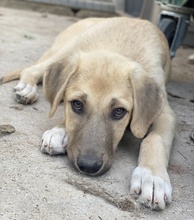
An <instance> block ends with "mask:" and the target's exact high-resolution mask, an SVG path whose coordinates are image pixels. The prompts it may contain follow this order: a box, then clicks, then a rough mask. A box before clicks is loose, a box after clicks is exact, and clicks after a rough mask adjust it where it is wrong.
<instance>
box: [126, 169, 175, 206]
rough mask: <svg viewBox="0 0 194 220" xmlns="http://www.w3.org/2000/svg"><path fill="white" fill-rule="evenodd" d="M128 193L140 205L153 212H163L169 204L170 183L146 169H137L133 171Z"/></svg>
mask: <svg viewBox="0 0 194 220" xmlns="http://www.w3.org/2000/svg"><path fill="white" fill-rule="evenodd" d="M130 192H131V194H135V195H136V197H137V198H138V201H139V202H140V203H142V204H143V205H144V206H146V207H148V208H151V209H153V210H163V209H164V208H165V207H166V205H167V204H169V203H170V202H171V194H172V188H171V185H170V182H168V183H167V182H165V181H164V180H163V179H162V178H161V177H159V176H154V175H152V172H151V171H150V170H149V169H147V168H142V167H137V168H136V169H135V170H134V171H133V175H132V179H131V189H130Z"/></svg>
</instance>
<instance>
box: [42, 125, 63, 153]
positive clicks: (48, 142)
mask: <svg viewBox="0 0 194 220" xmlns="http://www.w3.org/2000/svg"><path fill="white" fill-rule="evenodd" d="M66 147H67V133H66V131H65V129H64V128H60V127H54V128H53V129H51V130H48V131H46V132H45V133H44V134H43V136H42V145H41V151H42V152H43V153H47V154H50V155H57V154H65V153H66Z"/></svg>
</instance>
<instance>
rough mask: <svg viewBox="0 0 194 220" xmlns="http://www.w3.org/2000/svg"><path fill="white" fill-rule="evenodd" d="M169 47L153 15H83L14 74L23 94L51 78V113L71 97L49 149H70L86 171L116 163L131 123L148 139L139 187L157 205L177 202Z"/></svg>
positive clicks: (30, 95)
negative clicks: (147, 18) (171, 172)
mask: <svg viewBox="0 0 194 220" xmlns="http://www.w3.org/2000/svg"><path fill="white" fill-rule="evenodd" d="M169 73H170V56H169V49H168V45H167V42H166V39H165V37H164V36H163V34H162V33H161V32H160V31H159V30H158V28H157V27H155V26H154V25H152V24H151V23H150V22H148V21H143V20H139V19H129V18H108V19H100V18H99V19H98V18H91V19H85V20H81V21H79V22H77V23H75V24H73V25H72V26H70V27H69V28H67V29H66V30H65V31H63V32H62V33H61V34H60V35H59V36H58V37H57V39H56V41H55V43H54V44H53V46H52V47H51V48H50V49H49V50H48V51H47V52H46V53H45V54H43V56H42V57H41V58H40V59H39V60H38V61H37V63H36V64H34V65H32V66H30V67H28V68H25V69H22V70H18V71H15V72H12V73H10V74H8V75H7V76H5V77H3V78H2V79H1V81H2V83H4V82H7V81H10V80H13V79H18V78H20V81H19V83H18V85H17V86H16V87H15V97H16V100H17V101H18V102H20V103H24V104H27V103H33V102H35V101H36V100H37V98H38V95H37V86H36V84H37V83H38V82H41V81H42V80H43V86H44V91H45V95H46V98H47V99H48V101H49V102H50V104H51V110H50V117H52V115H53V114H54V113H55V111H56V109H57V106H58V105H59V103H60V102H61V100H64V108H65V112H64V119H63V121H62V123H61V124H60V125H58V126H56V127H54V128H53V129H51V130H49V131H47V132H45V133H44V135H43V138H42V139H43V142H42V146H41V150H42V151H43V152H46V153H49V154H51V155H54V154H59V153H65V151H66V149H67V153H68V156H69V158H70V160H71V161H72V162H73V164H74V166H75V167H76V168H77V169H78V170H79V171H80V172H82V173H86V174H90V175H99V174H102V173H104V172H105V171H106V170H107V169H109V168H110V166H111V163H112V160H113V155H114V152H115V150H116V148H117V145H118V143H119V141H120V140H121V138H122V136H123V133H124V131H125V129H126V127H127V126H128V125H130V128H131V131H132V133H133V134H134V136H136V137H137V138H143V141H142V143H141V147H140V155H139V160H138V167H137V168H136V169H135V170H134V172H133V175H132V179H131V192H132V193H136V194H138V196H139V199H140V201H141V202H142V203H144V204H145V205H146V206H148V207H150V208H152V209H164V208H165V206H166V204H167V203H170V202H171V192H172V189H171V184H170V180H169V176H168V173H167V166H168V161H169V156H170V150H171V146H172V141H173V138H174V133H175V124H176V122H175V116H174V113H173V111H172V110H171V108H170V107H169V104H168V101H167V95H166V91H165V83H166V81H167V78H168V76H169Z"/></svg>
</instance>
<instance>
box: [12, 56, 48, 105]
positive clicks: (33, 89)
mask: <svg viewBox="0 0 194 220" xmlns="http://www.w3.org/2000/svg"><path fill="white" fill-rule="evenodd" d="M50 62H51V61H50V60H49V59H48V60H45V61H42V62H38V63H37V64H35V65H32V66H30V67H28V68H25V69H24V70H23V71H22V72H21V73H20V81H19V82H18V84H17V85H16V86H15V87H14V93H15V98H16V101H17V102H19V103H21V104H31V103H33V102H35V101H36V100H37V99H38V88H37V84H38V83H40V82H42V78H43V75H44V73H45V72H46V69H47V67H48V65H49V64H50Z"/></svg>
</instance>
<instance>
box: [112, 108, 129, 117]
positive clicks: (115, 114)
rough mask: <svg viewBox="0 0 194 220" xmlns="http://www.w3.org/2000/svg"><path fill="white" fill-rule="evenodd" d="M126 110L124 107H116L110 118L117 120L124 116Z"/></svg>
mask: <svg viewBox="0 0 194 220" xmlns="http://www.w3.org/2000/svg"><path fill="white" fill-rule="evenodd" d="M126 112H127V111H126V110H125V109H124V108H116V109H114V110H113V111H112V119H115V120H119V119H121V118H123V117H124V116H125V114H126Z"/></svg>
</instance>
